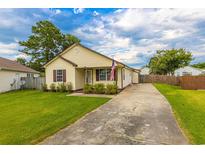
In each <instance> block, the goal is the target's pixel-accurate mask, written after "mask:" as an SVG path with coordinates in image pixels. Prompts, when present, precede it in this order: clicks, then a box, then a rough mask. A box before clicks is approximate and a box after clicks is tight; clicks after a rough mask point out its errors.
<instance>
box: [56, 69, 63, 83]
mask: <svg viewBox="0 0 205 154" xmlns="http://www.w3.org/2000/svg"><path fill="white" fill-rule="evenodd" d="M59 71H61V73H62V74H58V73H59ZM58 77H61V80H58ZM56 82H63V70H61V69H58V70H56Z"/></svg>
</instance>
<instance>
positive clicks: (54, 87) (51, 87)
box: [50, 83, 56, 92]
mask: <svg viewBox="0 0 205 154" xmlns="http://www.w3.org/2000/svg"><path fill="white" fill-rule="evenodd" d="M50 89H51V91H52V92H56V85H55V83H52V84H51V85H50Z"/></svg>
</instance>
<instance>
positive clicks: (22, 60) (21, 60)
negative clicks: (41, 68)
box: [16, 58, 27, 66]
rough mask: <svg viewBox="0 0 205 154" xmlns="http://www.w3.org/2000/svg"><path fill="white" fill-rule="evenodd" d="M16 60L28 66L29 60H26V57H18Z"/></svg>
mask: <svg viewBox="0 0 205 154" xmlns="http://www.w3.org/2000/svg"><path fill="white" fill-rule="evenodd" d="M16 61H17V62H18V63H20V64H22V65H25V66H26V63H27V61H26V59H25V58H17V59H16Z"/></svg>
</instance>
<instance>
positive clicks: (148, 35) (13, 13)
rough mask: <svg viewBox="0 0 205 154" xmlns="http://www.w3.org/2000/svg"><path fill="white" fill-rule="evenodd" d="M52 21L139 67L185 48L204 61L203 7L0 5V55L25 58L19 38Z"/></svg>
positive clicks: (108, 52) (127, 62)
mask: <svg viewBox="0 0 205 154" xmlns="http://www.w3.org/2000/svg"><path fill="white" fill-rule="evenodd" d="M45 19H47V20H50V21H52V22H53V23H54V24H55V25H56V26H57V27H58V28H60V29H61V31H62V32H64V33H70V34H73V35H75V36H77V37H78V38H79V39H80V40H81V43H82V44H84V45H85V46H87V47H89V48H91V49H94V50H96V51H98V52H101V53H102V54H105V55H107V56H110V57H112V58H115V59H116V60H119V61H122V62H124V63H126V64H128V65H129V66H132V67H135V68H140V67H142V66H144V65H146V64H147V63H148V61H149V58H150V57H151V56H152V55H153V54H154V53H155V52H156V50H159V49H170V48H185V49H186V50H188V51H190V52H192V54H193V56H194V60H193V62H192V63H197V62H204V61H205V9H94V8H93V9H82V8H81V9H0V21H1V23H0V56H1V57H5V58H10V59H16V58H17V57H26V56H25V55H23V54H21V53H19V52H18V50H19V48H20V47H19V45H18V41H22V40H26V39H27V37H28V36H29V35H30V34H31V26H32V25H34V24H35V23H36V22H37V21H39V20H45Z"/></svg>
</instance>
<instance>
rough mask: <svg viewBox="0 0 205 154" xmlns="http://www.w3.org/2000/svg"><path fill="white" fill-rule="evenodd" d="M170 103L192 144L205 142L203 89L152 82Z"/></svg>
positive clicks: (204, 97) (204, 94) (204, 92)
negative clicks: (188, 88) (183, 88)
mask: <svg viewBox="0 0 205 154" xmlns="http://www.w3.org/2000/svg"><path fill="white" fill-rule="evenodd" d="M154 86H155V87H156V88H157V89H158V90H159V91H160V92H161V93H162V94H163V95H164V96H165V97H166V98H167V100H168V101H169V103H170V104H171V106H172V108H173V110H174V113H175V115H176V118H177V120H178V121H179V124H180V126H181V127H182V129H183V130H184V132H185V134H186V135H187V137H188V138H189V140H190V142H191V143H193V144H205V91H199V90H182V89H181V88H180V87H178V86H171V85H166V84H154Z"/></svg>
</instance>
